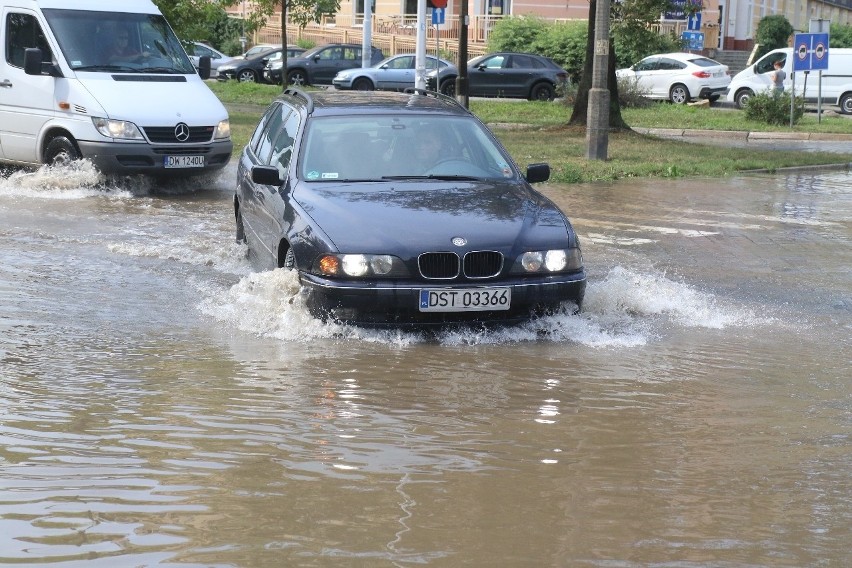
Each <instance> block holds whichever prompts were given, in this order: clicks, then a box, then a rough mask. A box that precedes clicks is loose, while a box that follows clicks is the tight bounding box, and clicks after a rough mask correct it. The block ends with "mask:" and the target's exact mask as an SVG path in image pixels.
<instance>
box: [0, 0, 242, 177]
mask: <svg viewBox="0 0 852 568" xmlns="http://www.w3.org/2000/svg"><path fill="white" fill-rule="evenodd" d="M0 17H2V21H0V163H8V164H17V165H26V166H34V165H39V164H55V163H58V162H63V161H68V160H75V159H80V158H86V159H89V160H91V161H92V162H93V163H94V164H95V166H96V167H97V168H98V169H99V170H100V171H102V172H104V173H117V174H140V173H141V174H149V175H174V174H178V175H181V174H182V175H191V174H200V173H203V172H207V171H211V170H216V169H219V168H223V167H225V165H226V164H227V163H228V161H229V160H230V157H231V152H232V150H233V143H232V142H231V132H230V123H229V121H228V112H227V111H226V110H225V107H224V106H223V105H222V103H221V102H220V101H219V99H218V98H216V96H215V95H214V94H213V93H212V92H211V91H210V89H209V88H208V87H207V85H205V84H204V81H203V80H202V76H200V75H199V73H198V72H197V71H196V69H195V67H194V66H193V64H192V62H191V61H190V60H189V57H188V56H187V54H186V52H185V51H184V49H183V46H182V45H181V43H180V42H179V41H178V39H177V37H176V36H175V34H174V32H173V31H172V29H171V27H170V26H169V24H168V23H167V22H166V20H165V18H164V17H163V15H162V14H161V13H160V11H159V10H158V9H157V7H156V6H155V5H154V3H153V2H152V1H151V0H120V1H119V0H74V1H73V2H69V1H68V0H0ZM201 73H202V75H204V74H205V73H209V64H207V65H205V64H202V72H201Z"/></svg>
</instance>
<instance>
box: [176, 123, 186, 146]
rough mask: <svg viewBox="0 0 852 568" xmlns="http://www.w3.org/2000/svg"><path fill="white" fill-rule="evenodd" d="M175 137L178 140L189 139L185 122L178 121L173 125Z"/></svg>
mask: <svg viewBox="0 0 852 568" xmlns="http://www.w3.org/2000/svg"><path fill="white" fill-rule="evenodd" d="M175 138H177V140H178V142H186V141H187V140H189V126H187V125H186V123H185V122H178V124H177V126H175Z"/></svg>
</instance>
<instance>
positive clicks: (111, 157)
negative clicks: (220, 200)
mask: <svg viewBox="0 0 852 568" xmlns="http://www.w3.org/2000/svg"><path fill="white" fill-rule="evenodd" d="M78 144H79V146H80V152H81V153H82V154H83V157H84V158H86V159H88V160H91V161H92V163H94V165H95V167H96V168H98V170H100V171H101V172H103V173H106V174H122V175H132V174H145V175H169V176H186V175H198V174H201V173H204V172H209V171H214V170H220V169H222V168H224V167H225V166H226V165H227V164H228V161H229V160H230V159H231V153H232V152H233V150H234V144H233V142H231V141H230V140H223V141H221V142H213V143H210V144H191V145H187V146H174V145H157V146H154V145H151V144H147V143H144V144H143V143H138V144H137V143H116V142H112V143H110V142H85V141H79V142H78ZM178 155H183V156H204V167H203V168H166V167H165V164H164V159H165V157H166V156H178Z"/></svg>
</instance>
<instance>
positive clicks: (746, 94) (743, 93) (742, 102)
mask: <svg viewBox="0 0 852 568" xmlns="http://www.w3.org/2000/svg"><path fill="white" fill-rule="evenodd" d="M753 94H754V93H752V92H751V89H740V90H739V91H737V94H736V95H735V96H734V104H735V105H737V108H744V107H745V106H746V103H748V100H749V99H750V98H751V96H752V95H753Z"/></svg>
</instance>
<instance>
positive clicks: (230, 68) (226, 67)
mask: <svg viewBox="0 0 852 568" xmlns="http://www.w3.org/2000/svg"><path fill="white" fill-rule="evenodd" d="M234 69H236V66H234V65H221V66H220V67H219V73H221V72H222V71H233V70H234Z"/></svg>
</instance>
